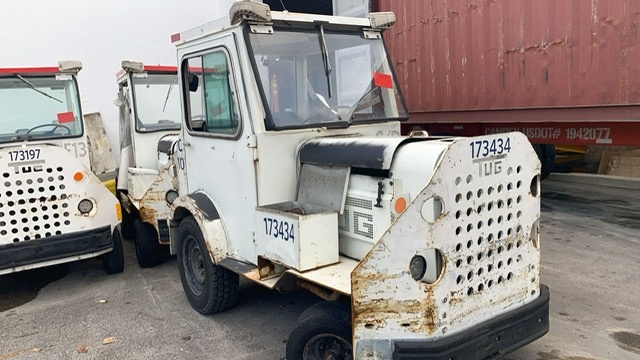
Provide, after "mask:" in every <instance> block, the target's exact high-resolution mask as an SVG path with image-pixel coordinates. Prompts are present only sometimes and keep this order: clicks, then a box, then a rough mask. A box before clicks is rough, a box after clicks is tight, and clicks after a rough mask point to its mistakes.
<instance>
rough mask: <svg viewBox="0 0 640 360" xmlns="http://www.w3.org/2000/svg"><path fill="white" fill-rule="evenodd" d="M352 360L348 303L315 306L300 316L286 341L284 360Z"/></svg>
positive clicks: (331, 302)
mask: <svg viewBox="0 0 640 360" xmlns="http://www.w3.org/2000/svg"><path fill="white" fill-rule="evenodd" d="M323 359H336V360H349V359H353V347H352V343H351V311H350V309H349V305H348V304H347V303H341V302H334V301H325V302H320V303H317V304H315V305H313V306H311V307H310V308H308V309H307V310H306V311H305V312H303V313H302V315H300V317H299V318H298V321H297V322H296V324H295V326H294V327H293V330H291V333H290V334H289V340H288V341H287V360H323Z"/></svg>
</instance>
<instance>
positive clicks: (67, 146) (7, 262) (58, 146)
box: [0, 61, 124, 275]
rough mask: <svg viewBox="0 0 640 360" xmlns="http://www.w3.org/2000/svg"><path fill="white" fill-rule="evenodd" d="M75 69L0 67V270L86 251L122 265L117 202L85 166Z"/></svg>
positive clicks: (69, 64)
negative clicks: (0, 177) (0, 183)
mask: <svg viewBox="0 0 640 360" xmlns="http://www.w3.org/2000/svg"><path fill="white" fill-rule="evenodd" d="M81 68H82V64H81V63H80V62H78V61H61V62H60V63H59V64H58V67H37V68H2V69H0V175H1V176H2V183H3V187H2V191H0V275H1V274H7V273H13V272H18V271H23V270H28V269H33V268H39V267H43V266H49V265H54V264H60V263H66V262H71V261H76V260H81V259H87V258H92V257H102V261H103V265H104V268H105V271H106V272H107V273H109V274H114V273H119V272H122V270H123V267H124V256H123V250H122V242H121V238H120V233H119V225H118V224H119V222H120V217H121V214H120V204H119V203H118V201H117V199H116V197H115V196H114V195H113V194H112V193H111V192H109V190H108V189H107V188H106V187H105V186H104V185H103V184H102V182H101V181H100V180H99V179H98V178H97V177H96V176H95V175H94V173H93V172H92V169H91V164H90V151H92V148H91V144H90V142H89V141H88V138H87V134H86V133H87V129H86V124H85V123H84V119H83V116H82V110H81V106H80V94H79V92H78V84H77V80H76V75H77V74H78V72H79V71H80V70H81Z"/></svg>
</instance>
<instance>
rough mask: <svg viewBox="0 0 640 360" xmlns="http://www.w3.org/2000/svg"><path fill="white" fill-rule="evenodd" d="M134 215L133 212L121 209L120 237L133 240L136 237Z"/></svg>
mask: <svg viewBox="0 0 640 360" xmlns="http://www.w3.org/2000/svg"><path fill="white" fill-rule="evenodd" d="M135 220H136V217H135V216H134V215H133V214H130V213H129V212H127V211H126V210H122V223H121V224H120V226H121V228H122V237H123V238H124V239H125V240H133V239H134V238H135V237H136V234H135V229H134V222H135Z"/></svg>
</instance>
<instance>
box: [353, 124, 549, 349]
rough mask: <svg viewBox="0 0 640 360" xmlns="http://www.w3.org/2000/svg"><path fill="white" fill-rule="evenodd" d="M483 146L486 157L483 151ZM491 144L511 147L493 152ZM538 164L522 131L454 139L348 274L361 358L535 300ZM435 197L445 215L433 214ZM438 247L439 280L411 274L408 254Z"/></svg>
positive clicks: (454, 329) (434, 336)
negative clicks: (393, 342)
mask: <svg viewBox="0 0 640 360" xmlns="http://www.w3.org/2000/svg"><path fill="white" fill-rule="evenodd" d="M482 143H486V144H487V147H486V148H487V150H485V151H484V152H485V153H486V154H488V155H487V156H484V155H482V152H479V151H478V150H479V148H478V146H480V145H479V144H482ZM492 143H495V144H498V143H502V144H509V145H508V146H507V147H508V148H509V150H507V149H506V148H505V152H502V153H501V154H498V153H495V155H491V154H490V152H491V151H490V150H489V149H490V148H491V146H492V145H489V144H492ZM474 149H475V151H474ZM539 171H540V162H539V161H538V159H537V157H536V156H535V152H534V151H533V149H532V147H531V145H530V144H529V142H528V140H527V139H526V137H525V136H524V135H523V134H521V133H508V134H501V135H486V136H483V137H481V138H460V139H456V140H455V141H454V142H453V143H452V144H451V145H450V147H449V148H448V149H447V150H446V152H445V153H444V155H443V156H442V158H441V160H440V162H439V163H438V165H437V166H436V169H435V172H434V174H433V177H432V178H431V179H430V180H429V181H428V182H427V183H426V184H425V185H426V186H425V188H424V189H423V190H422V191H421V192H420V193H419V194H417V196H416V198H415V199H414V200H413V201H412V202H411V204H409V206H408V207H407V209H406V210H405V211H404V212H403V213H402V214H401V215H400V216H399V217H398V219H397V220H396V221H395V222H394V223H393V225H391V226H390V227H389V229H387V231H386V232H385V234H384V235H383V236H382V238H381V239H380V240H379V241H378V242H377V243H376V244H375V245H374V246H373V248H372V249H371V251H370V252H369V253H368V254H367V255H366V257H365V258H363V259H362V260H361V262H360V264H358V266H357V267H356V268H355V269H354V270H353V272H352V273H351V289H352V293H351V295H352V308H353V332H354V333H353V335H354V346H355V348H356V355H357V356H356V357H357V358H360V357H358V354H362V358H375V356H371V357H367V356H368V355H364V354H371V353H373V352H375V351H377V350H378V347H377V346H378V345H380V346H381V344H383V343H385V341H386V340H390V339H422V340H429V341H436V340H439V339H440V338H444V337H448V336H451V335H453V334H456V333H460V332H462V331H464V330H466V329H469V328H471V327H472V326H475V325H478V324H481V323H483V322H484V321H486V320H488V319H491V318H495V317H496V316H499V315H500V314H503V313H506V312H508V311H510V310H514V309H516V308H518V307H520V306H522V305H524V304H526V303H529V302H531V301H533V300H535V299H536V298H538V294H539V286H540V283H539V281H540V278H539V264H540V241H539V231H538V230H539V219H540V187H539V181H538V178H539ZM436 201H438V202H439V203H440V204H441V207H440V209H441V212H440V213H439V214H437V213H435V214H434V213H432V212H430V211H431V210H433V209H434V206H433V204H434V203H435V202H436ZM434 249H438V251H440V253H441V254H442V259H443V260H442V262H443V265H442V273H441V275H440V277H439V278H438V280H436V281H435V282H433V283H431V284H429V283H427V282H426V281H427V280H425V281H422V280H419V281H416V280H414V278H413V277H412V275H411V273H410V263H411V260H412V258H413V257H414V256H416V255H419V256H424V254H426V253H427V252H428V251H430V250H434ZM425 259H426V258H425ZM425 261H428V260H425ZM434 266H435V267H437V266H438V265H437V262H435V261H434V262H431V263H430V264H427V268H430V267H434ZM370 350H371V351H370ZM378 358H390V356H380V357H378Z"/></svg>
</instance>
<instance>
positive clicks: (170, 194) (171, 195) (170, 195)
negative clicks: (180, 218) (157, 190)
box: [164, 190, 178, 205]
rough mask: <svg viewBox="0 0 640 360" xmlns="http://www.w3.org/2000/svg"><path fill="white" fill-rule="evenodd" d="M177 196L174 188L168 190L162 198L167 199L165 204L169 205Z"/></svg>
mask: <svg viewBox="0 0 640 360" xmlns="http://www.w3.org/2000/svg"><path fill="white" fill-rule="evenodd" d="M177 198H178V192H177V191H175V190H169V191H167V193H166V194H165V195H164V199H165V200H166V201H167V204H169V205H171V204H173V202H174V201H176V199H177Z"/></svg>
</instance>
